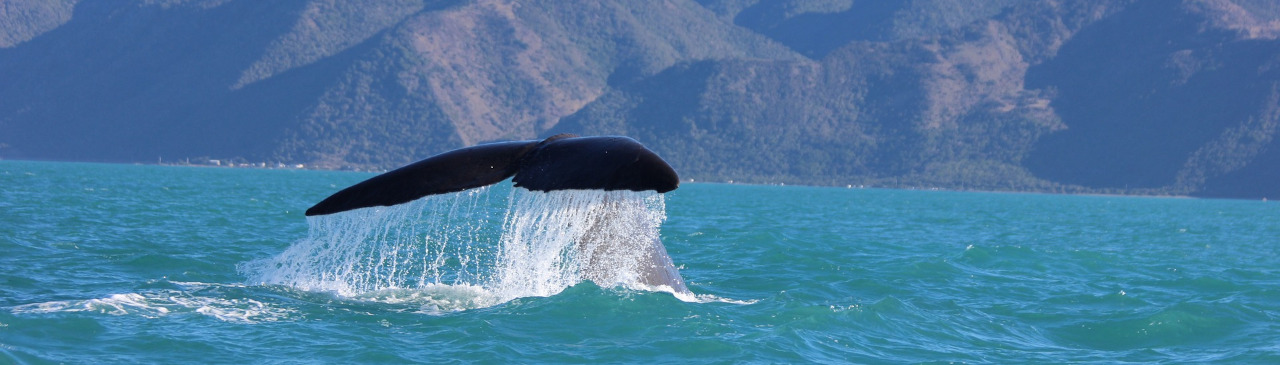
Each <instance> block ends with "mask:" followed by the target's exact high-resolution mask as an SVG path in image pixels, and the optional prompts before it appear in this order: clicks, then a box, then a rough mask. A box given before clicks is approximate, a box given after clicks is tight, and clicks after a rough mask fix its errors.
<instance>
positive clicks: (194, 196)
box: [0, 161, 1280, 364]
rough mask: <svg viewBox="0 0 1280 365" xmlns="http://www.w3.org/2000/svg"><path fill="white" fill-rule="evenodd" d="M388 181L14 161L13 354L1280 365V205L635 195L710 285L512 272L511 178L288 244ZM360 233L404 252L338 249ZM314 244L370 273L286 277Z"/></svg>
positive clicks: (684, 192) (3, 297)
mask: <svg viewBox="0 0 1280 365" xmlns="http://www.w3.org/2000/svg"><path fill="white" fill-rule="evenodd" d="M369 176H370V175H369V174H359V173H341V172H317V171H291V170H247V169H212V168H186V167H162V166H134V165H105V164H77V163H46V162H20V161H0V253H2V255H0V363H19V364H25V363H32V364H42V363H63V362H65V363H103V362H106V363H235V362H240V363H296V362H316V363H346V362H361V363H405V362H431V363H435V362H522V363H527V362H649V361H661V362H682V363H684V362H716V363H722V362H829V363H844V362H855V363H912V362H926V363H949V362H958V363H1026V362H1036V363H1046V362H1047V363H1066V362H1069V363H1079V362H1099V363H1117V362H1164V363H1200V362H1217V363H1280V304H1277V303H1280V269H1277V268H1280V258H1278V257H1280V255H1278V253H1280V252H1278V250H1277V244H1278V240H1280V205H1276V204H1275V203H1266V202H1257V201H1232V200H1200V199H1168V198H1138V197H1110V196H1057V195H1036V194H986V193H958V192H931V191H896V190H859V189H836V188H808V187H770V186H740V185H721V184H686V185H684V186H682V187H681V188H680V189H679V190H676V191H674V192H671V193H668V194H665V196H661V195H657V196H649V197H639V198H638V199H641V200H643V199H649V202H648V204H649V205H648V206H647V207H646V208H644V210H643V211H645V212H648V213H645V214H650V213H653V212H655V211H656V212H658V213H662V214H665V221H662V224H661V227H660V228H659V229H658V230H657V232H660V237H661V242H662V243H663V244H664V245H665V248H666V251H667V253H668V254H669V255H670V257H671V259H672V260H673V261H674V263H675V265H677V267H678V268H679V274H680V275H681V276H682V277H683V278H684V281H685V283H686V284H687V285H688V288H689V290H691V291H692V294H693V295H692V296H680V295H673V294H672V293H669V292H666V291H662V290H646V289H644V288H638V287H635V286H628V285H623V284H618V283H616V282H611V283H607V284H603V285H597V284H594V283H592V282H590V281H575V282H570V283H564V284H563V285H562V286H555V285H550V284H548V285H550V286H547V290H546V291H543V292H541V293H542V294H538V292H520V291H519V290H521V289H522V288H518V287H516V286H508V287H503V288H499V287H498V286H494V285H493V283H495V282H498V281H497V280H496V279H493V278H495V277H498V276H499V275H495V274H493V273H494V272H496V271H498V270H497V269H495V267H496V266H495V265H497V264H495V262H499V261H500V259H499V257H500V256H502V255H501V254H499V252H501V250H500V248H501V247H503V245H504V244H503V243H502V242H503V241H502V238H501V237H503V235H504V231H509V230H512V229H517V228H518V227H514V226H511V225H510V224H508V223H504V222H507V221H509V220H510V216H511V215H512V214H511V211H512V209H513V203H512V201H513V199H515V200H519V199H522V198H521V196H520V194H521V192H519V191H516V192H513V191H512V190H511V189H510V188H509V187H503V186H495V187H493V188H491V189H488V190H485V191H481V192H479V193H478V194H477V195H475V196H455V197H443V198H438V199H435V200H431V199H428V200H423V201H419V202H416V203H414V204H411V205H410V206H408V207H401V208H393V209H390V210H386V212H389V213H388V214H382V213H379V214H370V215H369V217H364V218H361V217H355V216H354V215H353V216H352V217H348V218H343V219H346V221H347V222H348V223H347V224H354V225H355V226H360V227H365V228H369V227H374V228H378V229H381V231H382V233H380V234H373V235H364V236H360V237H362V238H360V240H362V241H360V242H358V243H357V244H353V245H351V246H348V245H347V243H346V242H347V241H341V240H338V241H331V242H332V243H330V244H329V245H328V246H323V247H321V248H320V251H315V252H323V253H324V254H321V255H312V256H315V257H317V258H316V259H315V260H303V259H298V258H293V259H292V260H294V261H288V260H286V259H284V258H282V257H283V256H286V255H285V253H286V252H288V251H290V249H291V248H292V249H293V250H298V249H300V248H302V247H303V246H305V245H308V244H315V243H316V242H317V241H316V237H317V235H320V236H322V237H329V238H332V237H335V236H333V234H332V233H326V232H332V230H328V231H326V230H324V229H319V230H318V228H317V227H316V225H320V224H324V222H320V221H317V220H316V219H314V218H313V219H312V220H310V221H309V220H308V219H306V218H305V217H304V216H303V215H302V211H303V210H304V209H306V208H307V207H309V206H310V205H311V204H313V203H315V202H316V201H319V200H320V199H322V198H323V197H325V196H327V195H328V194H330V193H332V192H334V191H336V190H338V189H340V188H342V187H345V186H347V185H349V184H352V183H354V182H357V181H360V180H362V179H364V178H367V177H369ZM654 199H656V200H657V202H656V203H655V202H654V201H653V200H654ZM547 204H551V203H547ZM557 204H558V203H557ZM396 209H399V210H396ZM441 215H443V216H444V217H443V218H441V217H440V216H441ZM361 219H365V220H361ZM366 221H367V222H366ZM352 222H355V223H352ZM359 222H366V223H359ZM547 222H549V221H547ZM309 224H311V225H310V226H309ZM548 224H549V223H548ZM546 225H547V224H544V225H543V226H546ZM379 227H381V228H379ZM388 227H389V228H388ZM397 227H399V228H397ZM404 227H409V228H408V229H402V228H404ZM432 227H435V228H432ZM342 229H346V230H348V231H346V232H348V233H349V231H350V230H351V229H354V228H341V229H339V230H342ZM317 232H319V233H317ZM326 239H327V238H326ZM540 240H541V241H556V240H557V239H555V238H554V237H551V238H545V237H544V238H543V239H540ZM541 241H539V242H541ZM436 244H444V246H432V245H436ZM415 245H417V246H415ZM343 250H346V251H343ZM415 250H417V251H415ZM338 252H352V256H353V257H369V258H383V260H382V261H381V264H380V263H379V262H378V261H376V260H364V261H360V260H355V261H342V260H331V261H325V260H323V259H321V258H320V257H319V256H323V255H329V254H333V255H336V253H338ZM410 253H412V254H410ZM335 257H336V256H335ZM435 257H443V259H441V260H439V262H440V263H441V264H440V265H438V266H433V265H434V264H433V262H435V261H433V260H432V259H433V258H435ZM299 260H300V261H302V262H303V264H302V266H300V267H304V268H305V270H303V271H306V270H312V271H306V272H310V273H322V272H339V271H341V270H337V269H338V267H337V266H342V265H347V266H346V267H349V268H350V269H351V270H346V271H342V272H348V273H365V274H367V275H363V276H359V275H357V276H345V277H337V279H335V280H330V281H323V280H319V281H317V280H310V281H308V280H309V279H308V280H292V281H291V280H284V279H281V278H282V276H279V275H276V276H272V274H271V270H270V269H269V268H271V267H277V268H278V267H280V263H282V262H299ZM390 263H400V264H397V265H395V267H396V269H395V271H392V270H391V269H389V268H390V267H391V265H390ZM273 265H274V266H273ZM433 269H434V270H435V271H434V272H433V271H431V270H433ZM326 270H327V271H326ZM406 273H407V274H406ZM424 273H428V274H424ZM353 275H355V274H353ZM295 277H296V276H295ZM553 277H554V278H559V279H564V278H569V279H574V278H575V277H574V276H573V275H568V276H564V275H560V276H554V275H553ZM308 283H311V284H316V283H321V284H323V283H328V284H335V283H337V284H343V285H346V286H341V285H339V286H332V285H330V286H325V285H312V286H309V285H304V284H308ZM328 284H326V285H328ZM348 284H351V285H348ZM530 285H532V284H530ZM539 285H541V284H539ZM525 289H527V288H525ZM511 293H515V294H511ZM521 293H523V294H521ZM507 294H511V295H507Z"/></svg>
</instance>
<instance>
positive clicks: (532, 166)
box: [307, 134, 680, 216]
mask: <svg viewBox="0 0 1280 365" xmlns="http://www.w3.org/2000/svg"><path fill="white" fill-rule="evenodd" d="M512 176H515V177H514V178H512V182H513V183H515V186H517V187H522V188H525V189H529V190H534V191H551V190H572V189H583V190H634V191H645V190H653V191H657V192H659V193H665V192H668V191H672V190H675V189H676V187H677V186H678V185H679V183H680V179H679V177H677V176H676V172H675V170H673V169H672V168H671V166H670V165H667V162H666V161H663V160H662V158H661V157H658V155H657V154H655V153H653V151H650V150H649V149H647V148H644V146H643V145H641V144H640V143H639V142H636V141H635V140H633V139H631V138H627V137H616V136H609V137H578V136H574V135H563V134H562V135H556V136H553V137H551V138H547V139H545V140H542V141H512V142H498V143H489V144H482V145H477V146H472V147H467V148H462V149H457V150H453V151H449V152H445V153H441V154H439V155H435V156H432V157H428V158H427V159H425V160H422V161H418V162H414V163H412V164H409V165H407V166H404V167H401V168H398V169H395V170H392V171H389V172H387V173H384V174H382V175H378V176H374V177H372V178H370V179H369V180H365V181H362V182H360V183H358V184H355V185H352V186H350V187H348V188H346V189H342V191H339V192H337V193H334V194H333V195H331V196H329V197H328V198H325V199H324V200H322V201H320V203H317V204H316V205H315V206H312V207H311V208H310V209H307V215H308V216H312V215H325V214H333V213H338V212H345V211H348V210H352V209H359V208H367V207H373V206H389V205H396V204H401V203H407V202H410V201H413V200H415V199H418V198H421V197H424V196H427V195H432V194H444V193H452V192H455V191H462V190H466V189H470V188H475V187H481V186H485V185H490V184H494V183H497V182H500V181H502V180H506V179H507V178H508V177H512Z"/></svg>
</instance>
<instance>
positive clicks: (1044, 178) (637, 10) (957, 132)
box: [0, 0, 1280, 198]
mask: <svg viewBox="0 0 1280 365" xmlns="http://www.w3.org/2000/svg"><path fill="white" fill-rule="evenodd" d="M1278 36H1280V4H1278V3H1275V2H1273V1H1268V0H1230V1H1228V0H1199V1H1183V2H1175V1H1163V0H1144V1H1114V0H1105V1H1104V0H1075V1H1066V0H1062V1H1036V2H1028V1H1013V0H1010V1H989V0H950V1H944V0H906V1H869V0H827V1H813V0H809V1H800V0H795V1H792V0H698V1H694V0H662V1H653V0H629V1H614V2H597V1H525V2H515V1H505V0H475V1H462V0H426V1H423V0H413V1H410V0H387V1H372V2H371V1H357V0H280V1H256V0H102V1H96V0H95V1H75V0H62V1H46V0H38V1H37V0H9V1H4V2H0V158H13V159H58V160H87V161H121V162H137V161H142V162H151V161H156V160H158V159H163V160H165V161H180V160H187V159H195V160H197V161H199V160H208V159H210V158H213V159H223V160H226V159H236V160H242V161H254V162H257V161H263V162H272V163H275V162H280V163H288V164H296V163H302V164H307V165H309V166H313V167H318V168H348V169H385V168H391V167H395V166H398V165H401V164H404V163H407V162H410V161H413V160H417V159H420V158H423V157H426V156H429V155H432V154H435V153H439V152H442V151H445V150H449V149H454V148H458V147H463V146H469V145H474V144H477V143H484V142H489V141H497V140H506V139H533V138H539V137H545V136H548V135H551V134H555V133H562V132H569V133H578V134H584V135H586V134H625V135H629V136H632V137H634V138H636V139H638V140H640V141H641V142H642V143H644V144H646V145H647V146H649V147H651V148H652V149H654V150H655V151H657V152H658V153H659V154H660V155H662V156H664V157H665V158H666V159H667V160H668V161H670V162H671V163H672V165H673V166H674V167H675V168H676V169H677V171H679V172H680V173H681V175H682V177H685V178H692V179H695V180H698V181H730V180H732V181H735V182H747V183H788V184H815V185H839V186H844V185H871V186H891V187H940V188H951V189H980V190H1017V191H1052V192H1107V193H1141V194H1178V195H1205V196H1228V197H1242V198H1257V197H1266V196H1270V197H1275V196H1280V184H1277V183H1276V182H1277V181H1280V145H1278V143H1277V142H1276V141H1275V136H1276V133H1277V123H1280V67H1277V66H1280V40H1278V39H1277V37H1278Z"/></svg>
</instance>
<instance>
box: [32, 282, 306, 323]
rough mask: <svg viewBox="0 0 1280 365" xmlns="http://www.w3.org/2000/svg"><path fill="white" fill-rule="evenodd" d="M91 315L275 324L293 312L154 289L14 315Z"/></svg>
mask: <svg viewBox="0 0 1280 365" xmlns="http://www.w3.org/2000/svg"><path fill="white" fill-rule="evenodd" d="M74 312H91V313H102V314H110V315H117V316H124V315H136V316H142V317H146V318H159V317H164V316H170V315H177V314H184V313H197V314H202V315H206V316H209V317H213V318H217V319H219V320H222V321H227V322H239V323H258V322H274V321H278V320H281V319H284V318H286V317H288V315H289V314H290V313H292V312H293V310H291V309H288V308H279V307H275V306H272V305H269V304H267V303H263V302H260V301H257V300H253V299H228V298H215V297H207V296H200V295H195V294H192V293H190V292H187V291H178V290H157V291H149V292H143V293H124V294H111V295H108V296H105V297H102V298H96V299H89V300H62V301H51V302H44V303H33V304H26V305H20V306H17V307H14V308H13V313H15V314H22V313H74Z"/></svg>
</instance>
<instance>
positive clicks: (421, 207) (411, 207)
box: [241, 188, 692, 312]
mask: <svg viewBox="0 0 1280 365" xmlns="http://www.w3.org/2000/svg"><path fill="white" fill-rule="evenodd" d="M665 219H666V207H665V202H664V200H663V195H661V194H658V193H654V192H633V191H598V190H572V191H553V192H530V191H528V190H524V189H512V190H511V192H510V194H507V196H506V197H505V199H502V197H501V196H500V194H493V193H491V191H490V190H489V189H487V188H484V189H476V190H469V191H463V192H459V193H453V194H443V195H435V196H430V197H426V198H423V199H419V200H417V201H414V202H412V203H409V204H404V205H399V206H393V207H377V208H366V209H359V210H355V211H350V212H344V213H340V214H333V215H327V216H320V217H311V218H309V219H308V223H309V225H310V230H309V232H308V236H307V238H305V239H303V240H300V241H298V242H296V243H294V244H293V245H292V246H290V247H289V248H288V249H286V250H285V251H284V252H282V253H281V254H280V255H278V256H276V257H273V258H270V259H267V260H260V261H256V262H250V263H246V264H244V265H242V267H241V270H242V271H243V272H245V273H246V274H248V275H249V276H250V283H252V284H270V285H284V286H289V287H293V288H298V289H302V290H308V291H324V292H331V293H335V294H337V295H340V296H344V297H349V298H361V297H367V296H368V295H371V293H401V294H405V293H408V295H411V296H415V297H414V298H413V300H422V301H423V306H424V308H425V307H430V308H428V309H427V310H424V312H433V311H445V312H447V311H452V310H455V309H457V308H461V307H467V306H473V307H471V308H475V307H485V306H492V305H495V304H498V303H503V302H506V301H509V300H511V299H515V298H521V297H544V296H550V295H555V294H557V293H560V292H561V291H563V290H564V289H566V288H568V287H569V286H572V285H574V284H577V283H579V282H582V281H584V280H591V281H593V282H595V283H596V284H598V285H600V286H602V287H624V288H630V289H637V290H656V291H665V292H670V293H673V294H676V295H677V296H678V297H679V296H692V293H689V292H688V289H686V288H685V286H684V281H683V280H682V279H681V278H680V275H679V273H678V271H677V270H676V268H675V267H674V266H673V265H672V264H671V259H670V258H669V257H668V256H667V254H666V249H665V248H664V247H662V243H661V241H660V239H659V229H660V227H661V224H662V222H663V221H664V220H665ZM664 286H665V289H664V288H662V287H664ZM406 290H407V291H406ZM459 290H460V291H461V292H458V291H459ZM464 292H465V293H464ZM447 293H452V294H447ZM373 295H374V296H375V297H376V296H377V295H378V294H373ZM383 299H388V300H389V299H391V298H383ZM463 309H466V308H463Z"/></svg>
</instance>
